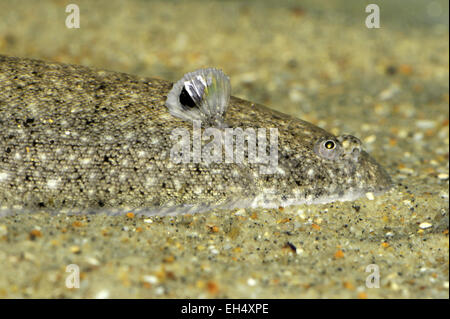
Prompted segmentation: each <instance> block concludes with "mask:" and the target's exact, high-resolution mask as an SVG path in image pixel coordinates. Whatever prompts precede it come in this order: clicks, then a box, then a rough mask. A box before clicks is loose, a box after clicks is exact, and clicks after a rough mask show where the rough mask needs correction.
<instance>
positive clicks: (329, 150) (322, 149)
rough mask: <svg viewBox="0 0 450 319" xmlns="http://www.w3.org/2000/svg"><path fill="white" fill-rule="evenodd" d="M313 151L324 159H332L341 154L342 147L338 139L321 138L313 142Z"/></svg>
mask: <svg viewBox="0 0 450 319" xmlns="http://www.w3.org/2000/svg"><path fill="white" fill-rule="evenodd" d="M314 152H315V153H316V154H317V155H319V156H320V157H322V158H324V159H327V160H331V161H333V160H335V159H337V158H339V156H340V155H341V153H342V147H341V144H340V143H339V141H336V140H333V139H326V140H322V139H321V140H318V141H317V142H316V143H315V144H314Z"/></svg>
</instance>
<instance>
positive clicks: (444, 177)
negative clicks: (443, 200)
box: [437, 173, 448, 180]
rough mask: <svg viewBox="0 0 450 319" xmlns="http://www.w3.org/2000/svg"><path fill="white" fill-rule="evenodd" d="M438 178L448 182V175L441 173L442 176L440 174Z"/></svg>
mask: <svg viewBox="0 0 450 319" xmlns="http://www.w3.org/2000/svg"><path fill="white" fill-rule="evenodd" d="M437 177H438V178H439V179H442V180H447V179H448V174H447V173H441V174H438V176H437Z"/></svg>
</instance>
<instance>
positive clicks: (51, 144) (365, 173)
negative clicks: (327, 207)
mask: <svg viewBox="0 0 450 319" xmlns="http://www.w3.org/2000/svg"><path fill="white" fill-rule="evenodd" d="M171 87H172V83H170V82H167V81H164V80H160V79H155V78H143V77H138V76H134V75H128V74H123V73H116V72H109V71H99V70H94V69H91V68H87V67H83V66H75V65H66V64H58V63H47V62H42V61H38V60H32V59H24V58H15V57H6V56H1V55H0V207H4V208H29V209H43V208H49V209H71V208H77V209H87V208H89V209H98V208H102V207H103V208H104V209H106V208H124V209H129V208H131V209H134V208H146V209H148V212H152V213H160V214H162V213H164V212H167V208H173V211H175V212H176V213H179V212H187V211H189V212H196V211H201V210H206V209H210V208H212V207H222V208H232V207H258V206H268V207H277V206H285V205H289V204H301V203H325V202H330V201H334V200H352V199H355V198H358V197H360V196H363V195H364V194H365V193H367V192H373V193H374V194H379V193H382V192H384V191H386V190H388V189H389V188H390V187H391V180H390V178H389V176H388V175H387V174H386V172H385V171H384V169H383V168H382V167H381V166H380V165H378V164H377V163H376V162H375V161H374V160H373V159H372V158H371V157H369V155H368V154H367V153H365V152H364V151H361V153H360V155H359V157H358V158H357V160H352V159H351V158H350V157H351V156H350V155H351V154H352V150H354V149H355V148H358V147H360V145H359V140H357V139H355V138H352V137H335V136H333V135H332V134H330V133H328V132H326V131H324V130H323V129H320V128H319V127H317V126H314V125H312V124H310V123H308V122H305V121H302V120H299V119H296V118H293V117H290V116H287V115H284V114H282V113H278V112H275V111H272V110H270V109H268V108H266V107H264V106H260V105H257V104H254V103H251V102H248V101H244V100H241V99H238V98H235V97H232V98H231V100H230V104H229V108H228V110H227V112H226V114H225V121H226V123H227V124H228V126H229V127H241V128H242V129H245V128H247V127H252V128H259V127H262V128H267V129H269V128H277V129H278V134H279V137H278V168H279V169H278V171H277V173H276V174H269V175H264V174H263V175H262V174H260V172H259V166H258V165H257V164H246V165H244V164H226V163H215V164H210V165H207V164H205V163H199V164H195V163H190V164H175V163H174V162H173V161H172V160H171V159H170V156H169V154H170V149H171V147H173V144H174V142H173V141H172V140H171V139H170V136H171V132H172V130H173V129H175V128H180V127H183V128H186V129H187V130H189V131H191V134H192V123H189V122H185V121H182V120H180V119H177V118H175V117H173V116H172V115H171V114H170V113H169V112H168V110H167V108H166V106H165V105H164V103H165V100H166V97H167V94H168V92H169V90H170V89H171ZM191 136H192V135H191ZM324 139H332V140H336V141H340V143H341V142H342V148H343V150H344V153H343V154H342V156H341V158H339V159H338V160H335V161H330V160H327V159H324V158H322V157H320V156H318V155H317V153H315V152H314V145H316V143H317V141H319V140H324Z"/></svg>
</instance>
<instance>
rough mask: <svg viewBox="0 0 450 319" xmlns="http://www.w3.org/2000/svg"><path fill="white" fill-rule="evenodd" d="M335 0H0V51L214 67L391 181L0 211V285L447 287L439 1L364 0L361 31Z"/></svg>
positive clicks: (359, 293)
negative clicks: (71, 6) (307, 194)
mask: <svg viewBox="0 0 450 319" xmlns="http://www.w3.org/2000/svg"><path fill="white" fill-rule="evenodd" d="M347 2H348V1H347ZM347 2H345V1H333V2H331V3H330V2H328V1H327V2H326V1H312V0H311V1H306V2H302V4H300V5H299V4H296V3H295V2H294V1H281V2H280V1H273V2H262V1H249V2H247V3H246V4H241V3H238V2H224V3H219V2H211V1H189V2H175V1H169V2H163V1H161V2H150V1H148V2H147V1H138V0H135V1H127V2H123V1H95V2H94V1H76V3H78V4H79V5H80V10H81V28H80V29H78V30H69V29H66V28H65V27H64V21H65V18H66V13H65V5H66V1H57V0H54V1H39V2H36V1H31V0H30V1H6V0H0V53H1V54H8V55H14V56H24V57H34V58H40V59H45V60H53V61H59V62H67V63H76V64H84V65H88V66H93V67H98V68H105V69H109V70H115V71H123V72H128V73H135V74H139V75H147V76H159V77H162V78H166V79H169V80H177V79H178V78H180V77H181V76H182V75H183V73H185V72H188V71H192V70H194V69H197V68H200V67H206V66H215V67H219V68H222V69H223V70H224V71H225V72H226V73H227V74H228V75H229V76H230V78H231V83H232V87H233V95H236V96H239V97H242V98H245V99H248V100H252V101H255V102H260V103H263V104H266V105H268V106H270V107H272V108H275V109H277V110H280V111H283V112H286V113H290V114H294V115H295V116H298V117H300V118H302V119H305V120H307V121H310V122H312V123H314V124H317V125H319V126H321V127H323V128H325V129H327V130H329V131H331V132H333V133H335V134H338V133H344V132H346V133H351V134H354V135H355V136H358V137H360V138H361V140H362V141H363V142H364V144H365V148H366V149H367V150H368V151H369V152H370V153H371V155H373V156H374V157H375V158H376V159H377V160H378V162H380V163H382V164H383V165H384V166H385V167H386V169H387V170H388V172H389V173H390V174H391V176H392V177H393V179H394V181H395V183H396V185H397V187H396V188H395V189H394V190H393V191H391V192H390V193H389V194H386V195H384V196H381V197H376V198H375V199H374V200H369V199H367V198H365V199H360V200H358V201H355V202H346V203H335V204H328V205H317V206H297V207H289V208H286V209H284V210H262V209H260V210H239V211H237V210H235V211H217V212H211V213H208V214H202V215H196V216H179V217H164V218H157V217H156V218H151V219H146V218H144V217H137V216H133V215H132V214H129V216H128V217H126V216H121V217H117V216H116V217H110V216H106V215H81V216H71V217H68V216H65V215H63V214H60V215H57V216H50V215H48V214H47V213H38V214H33V215H30V214H18V215H16V216H8V217H2V218H0V297H1V298H12V297H31V298H36V297H57V298H61V297H65V298H80V297H81V298H84V297H99V298H105V297H122V298H127V297H156V298H165V297H166V298H167V297H168V298H173V297H178V298H179V297H193V298H199V297H201V298H203V297H205V298H210V297H216V298H222V297H227V298H228V297H242V298H246V297H250V298H316V297H325V298H336V297H341V298H413V297H414V298H448V297H449V290H448V289H449V257H448V254H449V239H448V208H449V206H448V205H449V203H448V186H449V185H448V184H449V181H448V180H449V178H448V173H449V164H448V163H449V162H448V159H449V111H448V104H449V87H448V80H449V41H448V36H449V30H448V2H447V1H409V2H408V8H404V7H405V6H404V2H403V1H377V2H376V3H378V4H379V5H380V8H381V26H382V28H381V29H377V30H375V29H367V28H366V27H365V25H364V20H365V17H366V13H365V11H364V5H365V4H364V3H362V2H361V3H360V2H351V4H353V6H351V7H350V4H348V3H347ZM0 151H1V150H0ZM69 264H77V265H79V267H80V270H81V287H80V288H79V289H72V290H71V289H68V288H66V287H65V280H66V276H67V275H68V274H69V273H66V272H65V270H66V266H67V265H69ZM369 264H376V265H378V266H379V269H380V275H381V282H380V288H378V289H377V288H367V287H366V285H365V281H366V277H367V276H368V275H369V273H366V272H365V269H366V266H367V265H369Z"/></svg>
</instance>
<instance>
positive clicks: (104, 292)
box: [95, 289, 109, 299]
mask: <svg viewBox="0 0 450 319" xmlns="http://www.w3.org/2000/svg"><path fill="white" fill-rule="evenodd" d="M107 298H109V290H106V289H103V290H100V291H99V292H97V294H96V295H95V299H107Z"/></svg>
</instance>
